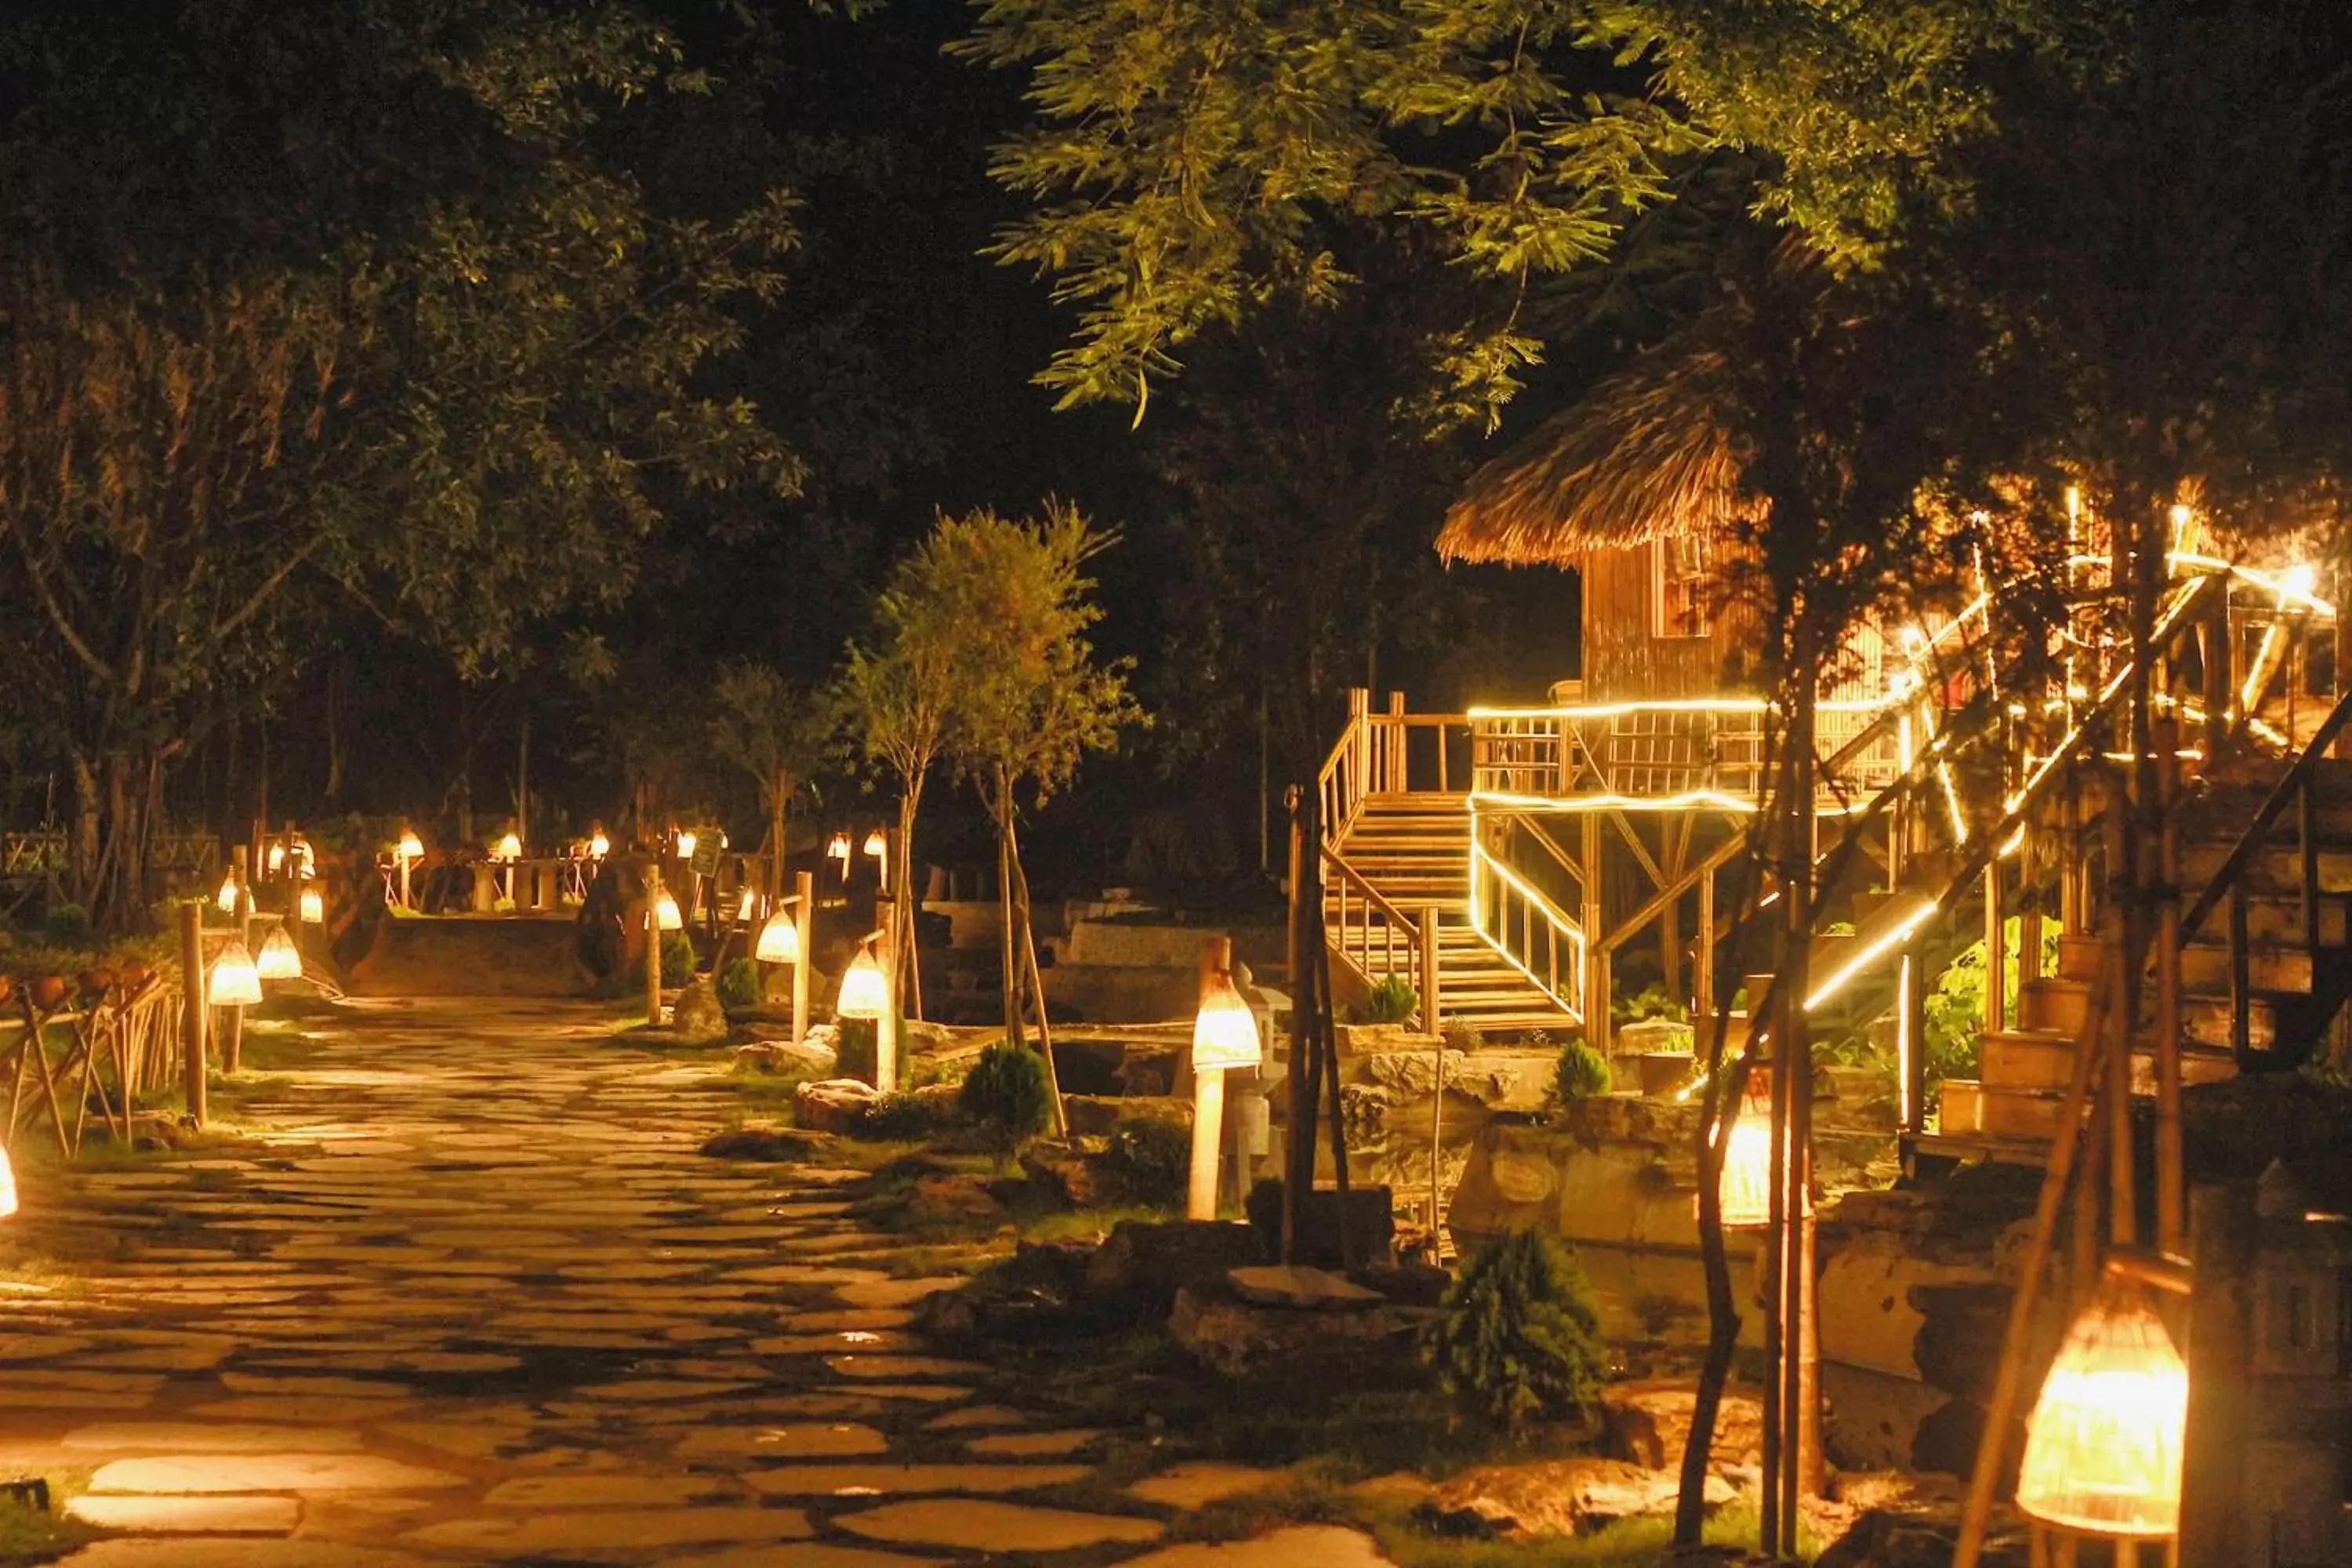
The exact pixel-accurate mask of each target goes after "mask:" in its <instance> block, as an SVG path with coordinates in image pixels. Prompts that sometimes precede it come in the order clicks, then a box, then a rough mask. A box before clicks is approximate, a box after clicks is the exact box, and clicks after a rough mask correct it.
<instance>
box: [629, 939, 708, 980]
mask: <svg viewBox="0 0 2352 1568" xmlns="http://www.w3.org/2000/svg"><path fill="white" fill-rule="evenodd" d="M661 963H662V973H661V978H662V988H663V989H664V990H668V989H671V988H673V987H676V986H679V985H683V984H686V983H687V982H688V981H689V980H691V979H693V978H694V943H693V942H692V941H691V940H690V939H689V938H688V936H687V934H686V933H685V932H684V931H669V932H667V933H665V934H664V935H663V937H662V945H661ZM629 978H630V980H631V981H632V983H634V984H635V985H636V986H637V987H638V988H639V989H640V990H642V989H643V988H644V986H645V984H646V965H645V961H644V960H642V959H640V960H638V962H637V963H635V964H634V965H632V966H631V967H630V970H629Z"/></svg>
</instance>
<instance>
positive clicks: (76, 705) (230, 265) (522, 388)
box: [0, 0, 797, 926]
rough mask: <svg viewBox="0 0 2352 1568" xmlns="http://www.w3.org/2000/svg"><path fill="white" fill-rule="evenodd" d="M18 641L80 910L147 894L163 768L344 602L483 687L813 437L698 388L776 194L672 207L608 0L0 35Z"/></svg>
mask: <svg viewBox="0 0 2352 1568" xmlns="http://www.w3.org/2000/svg"><path fill="white" fill-rule="evenodd" d="M0 73H5V76H6V78H7V80H8V84H9V85H10V87H11V88H13V89H15V91H14V92H13V93H12V94H11V95H10V97H9V99H8V100H7V101H8V102H9V105H10V108H9V110H8V112H7V113H6V114H5V117H0V179H5V183H6V184H7V185H8V188H9V189H10V190H11V192H12V199H14V200H15V201H16V203H17V204H18V205H19V207H20V209H21V210H23V211H26V212H29V213H33V214H37V215H39V221H37V222H32V223H17V224H13V225H11V226H9V227H8V230H7V232H6V234H5V236H0V281H4V282H5V294H6V298H7V299H8V300H9V301H10V304H9V308H8V310H7V312H6V314H5V319H0V377H5V380H4V381H0V396H5V403H0V535H5V548H0V585H5V589H6V590H7V591H8V592H9V594H10V596H11V597H12V598H15V599H16V600H18V601H19V602H22V603H25V604H26V605H31V606H34V607H35V611H36V613H35V614H34V615H32V616H19V617H16V618H15V619H14V620H13V621H12V622H11V624H10V626H8V627H7V628H6V629H5V632H0V637H5V638H6V639H7V642H8V651H9V653H10V654H11V655H12V656H14V665H15V668H18V669H19V670H20V671H22V672H23V674H24V676H25V678H26V683H27V684H28V685H37V689H36V690H34V691H32V692H31V693H29V694H28V700H29V701H31V702H32V703H33V704H35V705H36V706H37V707H38V708H39V709H40V710H42V711H43V712H44V713H45V715H46V716H47V719H48V721H49V723H50V726H51V728H52V731H53V732H54V733H56V734H57V735H58V737H59V750H60V751H61V752H64V753H65V754H66V755H67V756H68V758H69V759H70V760H71V762H72V763H73V768H74V773H75V777H76V779H77V782H78V787H79V795H80V800H79V805H78V829H77V832H76V834H75V836H74V837H75V845H76V862H75V877H74V881H75V884H76V891H77V894H78V896H80V897H82V898H84V899H86V900H88V901H89V903H90V904H91V905H92V907H93V910H94V912H96V913H97V914H99V916H100V919H101V920H103V921H106V922H108V923H110V924H113V925H117V926H119V925H122V924H126V923H129V922H131V921H135V920H137V919H138V918H140V915H141V913H142V905H143V894H144V886H143V884H144V879H143V876H142V870H143V847H144V844H145V842H146V840H147V838H148V837H149V836H150V835H151V834H152V826H153V823H152V818H153V816H154V804H155V803H156V802H157V801H159V800H160V778H161V773H162V770H163V767H164V765H165V764H166V763H168V762H169V761H170V759H171V758H172V757H173V755H174V754H176V752H177V751H178V750H179V749H180V748H182V747H183V746H184V745H185V744H186V743H187V742H188V740H189V739H190V737H191V735H192V733H193V729H194V723H195V721H196V719H197V716H198V714H199V713H200V711H201V710H203V709H204V707H205V706H206V704H204V703H200V702H198V701H197V700H196V699H197V698H198V697H199V696H200V695H201V694H206V693H214V692H219V691H224V690H226V691H233V692H238V693H242V694H244V696H243V700H244V701H245V702H247V703H248V704H253V703H257V702H258V701H259V700H263V699H264V698H265V697H266V695H267V693H268V691H269V690H270V689H271V688H272V687H273V685H274V684H275V683H276V682H278V681H279V680H281V679H283V678H284V676H285V674H286V672H287V671H288V669H289V668H290V667H291V666H292V665H293V663H294V662H295V658H294V649H293V647H291V646H289V628H290V627H291V626H294V625H296V624H298V623H297V621H296V617H298V616H310V615H315V614H316V613H317V606H319V605H321V604H324V603H328V602H337V601H339V602H341V603H344V604H353V605H359V606H362V607H363V609H364V611H365V612H366V613H370V614H373V616H376V617H377V618H379V619H381V620H383V621H384V622H385V623H387V624H389V625H391V626H396V627H399V628H402V629H404V630H406V631H409V632H411V633H414V634H415V635H418V636H421V637H425V638H427V639H429V640H430V641H432V642H433V643H434V644H435V645H436V646H437V647H441V648H442V649H444V650H445V651H446V652H447V653H448V654H449V655H450V656H452V657H453V658H455V659H456V660H457V663H458V665H459V667H460V668H461V670H463V671H465V672H466V673H467V674H469V675H477V674H481V673H486V672H488V671H491V670H495V669H497V668H499V667H500V666H501V665H502V664H505V663H510V662H512V661H514V660H516V659H517V658H520V657H521V656H523V655H524V654H525V652H526V651H527V648H528V634H529V629H530V627H532V626H536V625H538V624H539V623H541V621H542V620H543V619H544V618H545V617H546V616H549V615H550V614H551V613H553V612H555V611H557V610H559V609H562V608H563V607H566V606H569V605H573V604H576V603H578V602H581V601H582V600H588V601H604V602H610V601H611V600H613V599H614V598H616V597H617V596H618V595H621V594H622V593H624V592H625V590H626V588H627V586H628V584H629V581H630V574H631V566H632V563H633V559H634V552H635V546H636V544H637V543H638V542H639V541H641V540H642V539H643V538H644V537H645V536H646V534H647V533H648V532H649V531H651V530H652V529H653V528H654V527H655V526H656V524H657V522H658V521H660V519H661V518H662V516H663V515H664V511H665V509H666V507H667V505H668V504H670V503H671V502H673V501H674V500H676V499H677V498H678V497H681V496H685V495H688V494H690V493H693V492H695V491H697V490H700V489H712V488H719V487H724V486H728V485H732V484H738V483H742V482H745V481H752V480H757V481H761V482H764V483H766V484H767V485H769V486H770V487H771V488H789V487H790V486H791V485H792V484H793V482H794V480H795V479H796V475H797V468H796V465H795V464H794V462H793V459H792V458H791V457H790V455H789V454H788V453H787V452H786V451H785V449H784V448H783V447H782V444H781V443H780V442H779V441H778V440H777V439H776V438H775V437H773V436H772V434H771V433H770V432H769V431H767V430H766V429H765V427H764V426H762V425H761V422H760V420H759V418H758V416H757V415H756V413H755V412H754V411H753V409H752V408H751V405H749V404H748V403H747V402H745V401H743V400H741V399H739V398H728V397H724V396H719V395H712V394H711V393H709V391H708V390H707V389H706V385H705V383H706V380H707V376H708V374H709V370H710V368H711V367H712V366H713V365H714V364H716V363H718V362H719V361H721V360H723V359H724V358H725V357H726V356H728V355H729V354H730V353H732V352H733V351H734V350H735V349H736V348H737V347H738V346H739V345H740V342H741V334H742V331H743V321H744V318H745V314H746V312H747V311H749V310H755V309H761V308H764V307H765V306H766V305H767V304H768V303H769V302H771V301H772V300H775V299H776V297H777V295H778V293H779V291H780V289H781V287H782V273H781V271H780V270H779V269H778V262H779V258H781V256H782V253H783V252H784V250H785V249H787V248H788V247H789V246H790V244H791V242H792V237H793V231H792V226H791V223H790V205H789V201H788V199H787V198H785V197H784V196H783V195H782V193H780V192H773V191H769V192H762V193H759V194H758V195H756V196H755V197H753V198H751V199H750V200H748V201H747V202H745V203H744V205H740V206H739V207H737V208H736V209H735V210H732V211H730V212H728V213H725V214H721V215H719V216H715V217H714V216H709V215H703V214H686V213H676V212H669V211H665V210H664V209H662V208H661V206H660V205H658V204H657V202H656V200H655V199H654V198H653V197H652V196H651V195H649V193H648V191H647V189H646V187H645V186H644V185H643V184H641V183H640V182H639V181H638V180H637V179H636V177H635V174H634V173H633V166H632V162H631V160H632V158H633V156H635V153H636V152H637V151H638V150H637V149H633V148H632V147H631V146H630V140H629V139H630V137H631V136H632V135H633V134H636V133H642V132H646V121H648V119H651V118H654V117H653V116H651V115H650V113H649V110H650V107H651V106H654V105H656V104H658V105H662V106H664V107H668V106H671V105H674V104H676V103H677V102H679V101H681V100H693V99H695V98H697V97H698V96H700V95H703V94H706V93H707V92H708V91H709V88H710V82H709V79H708V78H707V77H705V76H703V75H702V74H701V73H699V72H698V71H696V70H694V69H692V68H688V66H687V65H686V64H685V62H684V60H683V59H682V58H681V54H680V50H679V48H678V46H677V43H676V41H675V40H674V39H673V38H672V37H670V36H669V35H668V34H667V33H666V32H664V31H663V30H662V29H661V28H659V27H658V26H653V25H651V24H649V23H647V22H646V21H645V20H644V19H643V18H642V17H640V16H638V15H636V14H635V12H633V11H631V10H630V9H629V8H627V7H626V6H625V5H610V4H600V5H587V6H564V7H541V6H538V5H509V6H501V7H488V6H484V5H475V4H471V3H469V0H337V3H336V4H333V5H325V6H320V7H311V8H307V9H306V10H305V11H303V12H302V13H301V15H300V16H299V17H297V16H291V15H290V14H289V16H283V17H281V16H275V15H272V14H268V13H265V12H262V11H257V10H254V9H252V8H248V7H240V6H218V7H180V6H160V5H159V6H131V7H125V8H122V9H121V11H120V12H110V13H109V14H108V16H107V17H106V18H105V19H104V21H103V24H102V25H93V24H92V23H91V22H90V19H89V16H87V15H85V14H84V13H83V12H82V11H81V10H80V9H79V8H78V7H68V6H53V5H32V6H26V7H21V8H18V9H16V10H15V11H12V13H11V15H10V17H9V19H8V21H7V22H6V23H5V24H0Z"/></svg>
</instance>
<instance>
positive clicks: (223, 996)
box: [205, 937, 261, 1007]
mask: <svg viewBox="0 0 2352 1568" xmlns="http://www.w3.org/2000/svg"><path fill="white" fill-rule="evenodd" d="M205 994H206V995H207V996H208V998H209V999H210V1000H211V1002H212V1005H214V1006H215V1007H250V1006H254V1005H257V1004H258V1003H259V1002H260V1001H261V972H260V971H259V970H258V969H257V968H256V967H255V965H254V962H253V954H251V953H249V952H247V951H246V950H245V943H243V942H239V941H237V940H236V938H234V937H231V938H230V939H229V942H228V945H226V947H224V948H222V949H221V950H220V953H219V955H218V956H217V957H215V959H214V960H213V966H212V973H211V977H210V979H209V980H208V981H207V982H206V984H205Z"/></svg>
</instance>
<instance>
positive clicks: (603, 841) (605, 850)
mask: <svg viewBox="0 0 2352 1568" xmlns="http://www.w3.org/2000/svg"><path fill="white" fill-rule="evenodd" d="M612 852H613V841H612V840H611V839H609V838H607V837H604V829H603V828H602V827H599V828H597V829H596V830H595V831H594V832H593V833H591V834H590V835H589V836H588V858H590V859H591V860H602V859H603V858H604V857H605V856H607V855H610V854H611V853H612Z"/></svg>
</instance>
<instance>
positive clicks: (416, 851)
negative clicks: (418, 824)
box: [394, 827, 425, 910]
mask: <svg viewBox="0 0 2352 1568" xmlns="http://www.w3.org/2000/svg"><path fill="white" fill-rule="evenodd" d="M394 857H395V858H397V859H398V860H399V861H400V907H401V908H402V909H404V910H413V909H415V907H416V901H415V896H414V894H413V892H412V890H411V889H410V886H409V872H410V871H411V870H412V869H413V868H415V865H416V862H418V861H419V860H422V859H424V858H425V840H423V839H422V838H419V837H416V833H415V829H413V828H409V827H403V828H402V829H401V830H400V846H399V847H398V848H397V849H395V850H394Z"/></svg>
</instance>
